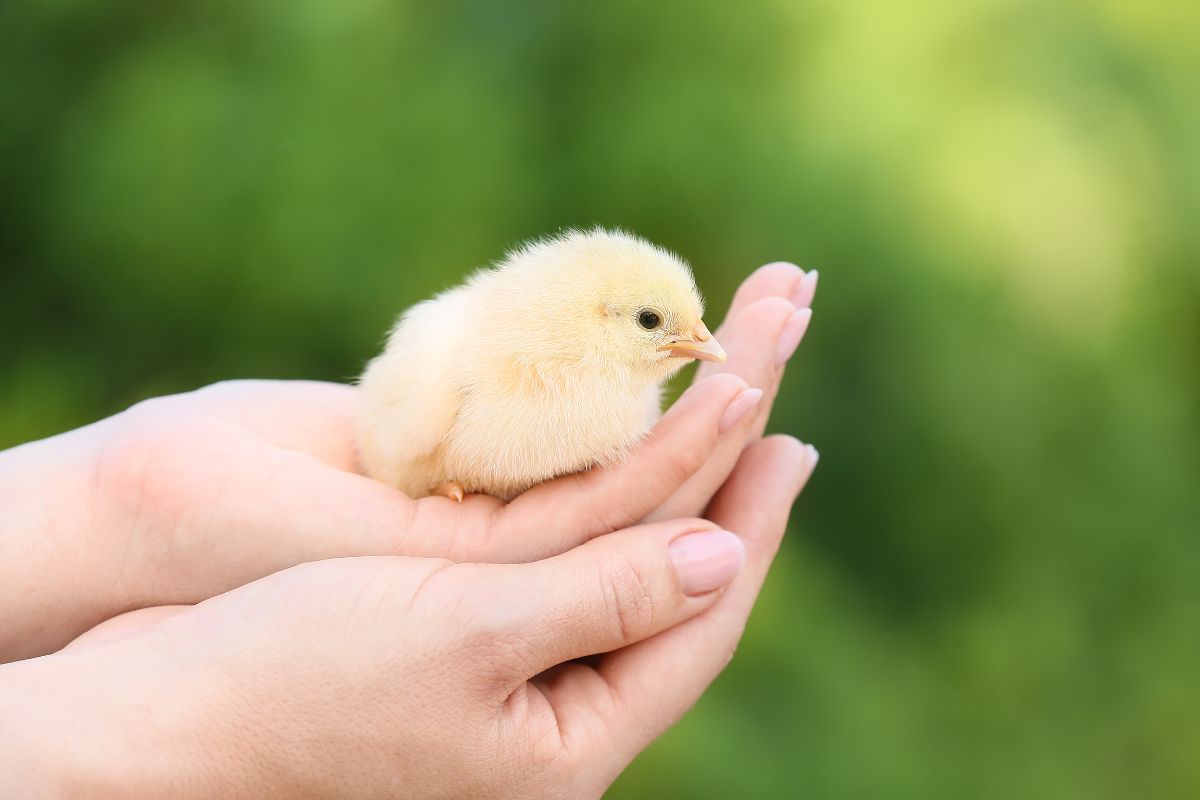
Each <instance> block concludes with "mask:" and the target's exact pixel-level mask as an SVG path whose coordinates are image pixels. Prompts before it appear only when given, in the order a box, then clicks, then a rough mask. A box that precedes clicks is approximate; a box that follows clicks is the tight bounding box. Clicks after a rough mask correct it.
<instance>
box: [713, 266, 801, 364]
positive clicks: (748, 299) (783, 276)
mask: <svg viewBox="0 0 1200 800" xmlns="http://www.w3.org/2000/svg"><path fill="white" fill-rule="evenodd" d="M805 277H806V273H805V272H804V270H802V269H800V268H799V267H797V266H796V265H795V264H789V263H788V262H786V261H776V262H773V263H771V264H767V265H765V266H762V267H759V268H758V269H756V270H755V271H754V272H752V273H751V274H750V276H749V277H748V278H746V280H744V281H742V285H741V286H739V287H738V290H737V292H736V293H734V295H733V301H732V302H730V304H729V311H728V312H727V313H726V314H725V320H724V321H723V322H722V323H721V326H720V327H719V328H717V338H718V339H720V341H721V343H722V344H724V343H725V340H724V339H721V338H720V337H721V334H722V333H723V332H725V330H726V328H725V326H726V325H728V324H729V323H730V322H731V321H732V320H733V319H735V318H736V317H737V316H738V314H740V313H741V312H742V311H744V310H745V309H747V308H749V307H750V306H751V305H753V304H754V303H756V302H758V301H759V300H761V299H763V298H764V297H782V298H785V299H788V300H791V299H792V298H793V297H795V298H796V299H803V294H802V293H800V284H801V282H802V281H803V280H804V279H805ZM809 280H810V282H811V283H812V284H813V288H814V289H815V288H816V283H815V279H809ZM809 302H811V300H810V301H809ZM803 307H804V306H801V305H796V308H803ZM706 366H707V365H701V367H702V369H701V371H704V369H703V368H704V367H706Z"/></svg>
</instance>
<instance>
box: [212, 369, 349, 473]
mask: <svg viewBox="0 0 1200 800" xmlns="http://www.w3.org/2000/svg"><path fill="white" fill-rule="evenodd" d="M189 402H191V403H194V404H195V408H196V409H197V410H200V411H203V412H204V413H207V414H210V415H212V416H214V417H217V418H218V419H223V420H226V421H228V422H231V423H233V424H235V425H237V426H238V427H240V428H242V429H244V430H246V431H249V432H251V433H253V434H254V435H256V436H259V437H261V438H262V439H264V440H266V441H267V442H270V443H271V444H273V445H276V446H277V447H282V448H284V449H287V450H298V451H300V452H304V453H308V454H310V455H312V456H315V457H316V458H318V459H320V460H321V461H324V462H325V463H327V464H329V465H330V466H334V467H337V468H338V469H343V470H348V471H352V472H357V471H358V470H359V467H358V457H357V451H356V447H355V440H354V418H355V414H356V413H357V407H358V390H357V389H356V388H355V387H353V386H348V385H345V384H340V383H324V382H321V381H271V380H234V381H221V382H220V383H214V384H212V385H211V386H206V387H204V388H203V389H198V390H197V391H195V392H192V393H191V394H190V395H189Z"/></svg>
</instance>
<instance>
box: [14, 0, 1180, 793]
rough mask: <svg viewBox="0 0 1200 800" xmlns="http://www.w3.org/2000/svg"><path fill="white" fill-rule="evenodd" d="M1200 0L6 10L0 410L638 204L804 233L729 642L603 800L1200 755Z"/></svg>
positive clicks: (438, 272)
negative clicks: (801, 319) (748, 595)
mask: <svg viewBox="0 0 1200 800" xmlns="http://www.w3.org/2000/svg"><path fill="white" fill-rule="evenodd" d="M1198 26H1200V10H1198V9H1197V7H1196V5H1195V4H1194V2H1192V1H1191V0H1165V1H1164V2H1155V3H1144V4H1143V3H1134V2H1130V1H1129V0H1108V1H1107V2H1103V1H1100V2H1091V3H1086V2H1081V3H1072V2H1065V1H1063V0H1057V1H1054V2H1048V1H1047V0H1039V1H1037V2H1035V1H1034V0H974V1H971V2H964V0H926V2H923V3H920V4H900V3H882V2H868V1H867V0H840V1H839V0H818V1H816V2H785V1H784V0H770V1H769V2H759V3H741V4H728V3H723V2H716V1H715V0H693V1H692V2H682V1H681V0H672V1H671V2H657V3H653V4H648V3H639V2H629V1H628V0H626V1H625V2H614V3H594V4H565V3H553V2H545V3H498V2H463V1H462V0H455V1H453V2H444V3H440V4H420V3H405V2H390V3H389V2H380V1H379V0H346V1H344V2H336V3H335V2H320V1H318V0H293V2H281V1H277V2H259V3H240V2H232V0H209V1H208V2H203V3H201V2H195V1H194V0H180V2H172V3H159V2H149V1H148V0H117V2H112V3H96V2H80V1H79V0H47V1H46V2H43V3H40V4H37V5H34V4H30V3H24V2H16V3H6V4H4V5H3V6H0V108H2V109H3V120H2V126H0V237H2V238H0V242H2V245H3V251H2V259H3V260H2V262H0V267H2V269H0V335H2V336H3V348H2V350H0V447H4V446H9V445H12V444H15V443H18V442H21V441H24V440H27V439H32V438H36V437H41V436H46V435H48V434H51V433H54V432H56V431H60V430H63V429H66V428H70V427H73V426H77V425H81V424H83V423H86V422H88V421H90V420H93V419H95V418H97V417H100V416H103V415H107V414H110V413H113V412H115V411H117V410H119V409H121V408H123V407H125V406H126V405H128V404H130V403H132V402H134V401H136V400H138V399H140V398H143V397H146V396H150V395H155V394H160V393H166V392H175V391H180V390H186V389H189V388H192V387H196V386H199V385H202V384H205V383H207V382H211V381H216V380H220V379H223V378H230V377H237V376H263V377H312V378H324V379H331V380H341V379H347V378H350V377H351V376H353V375H355V374H356V373H357V372H358V371H359V369H360V367H361V366H362V364H363V363H364V361H365V360H366V359H367V358H368V357H369V356H370V355H371V354H372V353H373V352H374V351H375V349H376V348H377V347H378V345H379V344H380V342H381V337H382V335H383V331H384V330H385V328H386V327H387V326H388V324H389V322H390V320H391V319H392V317H393V315H394V314H395V313H396V312H398V311H399V310H400V309H401V308H403V307H405V306H406V305H408V304H410V303H412V302H414V301H415V300H417V299H420V298H423V297H425V296H427V295H429V294H431V293H432V292H434V291H437V290H439V289H442V288H445V287H446V286H448V285H451V284H452V283H454V282H456V281H457V280H458V279H459V278H460V276H462V275H463V274H464V273H465V272H467V271H468V270H469V269H471V268H472V267H474V266H477V265H480V264H483V263H485V262H487V261H489V260H491V259H494V258H496V257H498V256H499V255H500V254H501V253H502V252H503V250H504V248H506V247H507V246H509V245H511V244H513V243H516V242H518V241H520V240H522V239H524V238H526V237H530V236H534V235H538V234H542V233H545V232H549V231H553V230H555V229H558V228H560V227H563V226H567V225H591V224H595V223H603V224H606V225H619V226H624V227H627V228H629V229H631V230H634V231H636V232H639V233H641V234H643V235H645V236H647V237H648V238H650V239H653V240H655V241H657V242H661V243H663V244H664V245H667V246H669V247H671V248H673V249H675V250H676V251H678V252H679V253H681V254H682V255H683V256H684V257H686V258H688V259H689V260H691V261H692V263H693V264H694V265H695V267H696V270H697V273H698V276H699V278H700V282H701V285H702V286H703V287H704V289H705V291H706V293H707V294H708V296H709V298H710V305H711V306H712V307H713V308H714V309H720V308H723V307H724V305H725V303H726V302H727V301H728V299H729V297H730V295H731V294H732V291H733V289H734V287H735V286H736V285H737V283H738V281H739V280H740V279H741V278H742V277H743V276H744V275H745V274H747V273H748V272H749V271H750V270H751V269H752V268H754V267H755V266H757V265H759V264H761V263H764V262H766V261H771V260H776V259H787V260H792V261H795V262H797V263H799V264H800V265H802V266H804V267H806V268H814V267H817V268H819V269H820V270H821V273H822V279H821V289H820V292H819V294H818V299H817V303H816V316H815V320H814V324H813V326H812V330H811V332H810V334H809V337H808V339H807V340H806V342H805V343H804V344H803V345H802V348H801V351H800V354H799V356H798V358H797V360H796V364H795V368H794V369H793V370H791V372H790V373H789V375H788V378H787V385H786V387H785V390H784V392H783V395H782V397H781V400H780V402H779V405H778V408H777V414H776V417H775V420H774V423H773V427H774V428H775V429H777V430H783V431H788V432H791V433H794V434H796V435H798V436H800V437H801V438H803V439H805V440H806V441H812V442H814V443H815V444H816V445H817V446H818V447H819V448H820V449H821V452H822V461H821V466H820V469H819V470H818V471H817V474H816V476H815V478H814V480H813V482H812V483H811V485H810V487H809V489H808V491H807V492H806V494H805V496H804V497H803V498H802V500H801V502H800V503H799V505H798V507H797V510H796V514H795V516H794V526H793V530H792V531H791V533H790V536H789V539H788V540H787V542H786V544H785V547H784V551H783V553H782V555H781V557H780V560H779V562H778V563H777V567H776V569H775V571H774V572H773V573H772V577H771V580H770V582H769V586H768V588H767V590H766V592H765V594H764V596H763V598H762V600H761V602H760V605H759V608H758V609H757V611H756V613H755V616H754V618H753V619H752V621H751V624H750V627H749V630H748V632H747V636H746V639H745V641H744V643H743V645H742V648H741V650H740V652H739V657H738V658H737V659H736V661H735V662H734V663H733V664H732V665H731V667H730V668H729V669H728V670H727V672H726V673H725V675H723V676H722V678H721V679H720V680H719V681H718V683H717V684H716V686H715V687H714V689H713V690H712V692H711V693H710V694H709V695H708V696H707V697H706V698H705V699H704V700H703V701H702V702H701V703H700V705H699V706H698V707H697V709H696V710H695V711H693V712H692V713H691V714H690V715H689V716H688V717H687V718H686V719H685V720H684V721H683V722H682V723H681V724H680V725H679V726H678V727H677V728H675V729H674V730H672V731H671V732H670V733H668V734H667V735H666V736H665V737H664V738H663V739H662V740H661V741H660V742H659V743H658V744H656V745H655V746H654V747H653V748H652V749H651V750H650V751H648V752H647V753H646V754H645V755H644V756H643V757H642V758H641V759H640V760H639V761H637V762H636V763H635V764H634V766H633V767H632V768H631V769H630V770H629V772H628V773H627V774H626V775H625V776H624V777H623V778H622V779H621V780H620V781H619V782H618V783H617V785H616V786H615V787H614V789H613V791H612V796H613V797H617V798H640V797H646V798H650V797H655V798H657V797H668V796H674V797H689V798H710V797H711V798H720V797H729V796H741V797H820V798H826V797H828V798H874V797H886V798H909V797H911V798H923V799H925V798H964V797H969V798H1013V797H1020V798H1130V797H1153V798H1176V797H1178V798H1184V797H1197V796H1200V721H1198V720H1200V544H1198V541H1197V540H1198V536H1200V507H1198V506H1200V501H1198V497H1200V447H1198V443H1200V430H1198V428H1200V414H1198V413H1197V412H1198V410H1200V269H1198V268H1197V267H1198V262H1200V225H1198V224H1197V220H1198V219H1200V102H1198V97H1200V96H1198V94H1197V91H1198V88H1197V87H1198V86H1200V48H1198V47H1197V46H1196V42H1197V30H1198Z"/></svg>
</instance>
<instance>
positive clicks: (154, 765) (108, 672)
mask: <svg viewBox="0 0 1200 800" xmlns="http://www.w3.org/2000/svg"><path fill="white" fill-rule="evenodd" d="M143 638H144V637H133V638H130V639H127V640H124V641H121V642H115V643H112V644H109V645H102V646H96V647H91V648H89V647H83V648H79V649H78V650H75V649H72V650H71V651H69V652H67V653H63V654H57V655H53V656H45V657H42V658H38V659H32V660H28V661H22V662H19V663H16V664H9V665H6V666H3V667H0V709H3V713H2V714H0V796H4V797H97V798H109V797H111V798H125V797H160V796H170V797H177V798H188V797H192V796H195V797H214V796H218V795H220V794H221V793H220V792H219V791H217V787H216V786H215V783H216V781H215V780H214V777H215V775H216V774H217V770H215V769H214V766H216V767H219V768H220V771H221V777H222V781H221V782H222V783H224V781H225V780H227V779H228V778H229V777H230V775H229V773H232V769H230V767H232V766H233V762H232V761H230V762H229V763H222V762H221V759H220V758H219V756H218V755H217V754H216V753H214V752H213V748H210V747H208V746H207V745H208V742H207V741H206V739H205V734H206V731H208V730H210V725H209V721H210V715H211V713H212V712H211V709H209V708H206V707H205V705H204V699H205V697H206V695H207V694H208V693H206V692H203V691H197V690H196V687H192V686H183V685H180V684H181V683H182V681H175V680H171V673H168V674H166V675H164V674H163V673H162V671H161V669H160V668H159V662H161V659H160V658H158V657H156V654H155V649H154V648H150V647H144V646H140V644H141V643H140V642H139V641H138V640H139V639H143ZM174 672H175V673H177V674H179V675H181V676H185V675H186V668H185V666H184V665H182V664H176V665H175V669H174ZM184 680H186V678H184Z"/></svg>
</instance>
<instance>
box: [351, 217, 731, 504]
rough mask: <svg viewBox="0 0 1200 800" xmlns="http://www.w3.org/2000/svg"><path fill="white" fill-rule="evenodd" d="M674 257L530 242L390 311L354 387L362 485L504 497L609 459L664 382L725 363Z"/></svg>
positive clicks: (630, 440) (609, 246) (605, 240)
mask: <svg viewBox="0 0 1200 800" xmlns="http://www.w3.org/2000/svg"><path fill="white" fill-rule="evenodd" d="M703 310H704V309H703V301H702V300H701V297H700V293H699V292H698V290H697V289H696V283H695V279H694V278H693V277H692V272H691V269H690V268H689V267H688V265H687V264H686V263H684V262H683V261H682V260H681V259H679V258H678V257H677V256H675V255H672V254H671V253H669V252H667V251H666V250H663V249H662V248H660V247H658V246H656V245H653V244H651V243H649V242H647V241H645V240H643V239H640V238H638V237H636V236H633V235H631V234H628V233H624V232H622V231H610V230H604V229H595V230H590V231H584V232H580V231H567V232H565V233H563V234H561V235H558V236H554V237H551V238H546V239H541V240H537V241H533V242H529V243H527V244H525V245H522V246H521V247H519V248H517V249H515V250H513V251H511V252H509V253H508V255H507V256H506V257H505V258H504V259H503V260H502V261H500V262H499V263H498V264H496V265H494V266H493V267H491V268H487V269H483V270H480V271H479V272H477V273H475V274H474V275H472V276H471V277H470V278H469V279H468V280H467V281H466V282H465V283H464V284H462V285H461V286H458V287H456V288H454V289H451V290H449V291H447V292H444V293H442V294H440V295H438V296H437V297H435V298H433V299H432V300H427V301H425V302H423V303H419V304H417V305H415V306H413V307H412V308H410V309H409V310H408V311H406V312H405V313H404V314H402V315H401V316H400V318H399V320H398V321H397V322H396V324H395V326H394V327H393V328H392V331H391V334H390V336H389V337H388V341H387V345H386V347H385V349H384V351H383V353H382V354H380V355H379V356H377V357H376V358H375V359H374V360H372V361H371V363H370V364H369V365H368V366H367V369H366V371H365V372H364V373H363V376H362V378H361V381H360V387H361V395H362V406H361V411H360V416H359V425H358V441H359V451H360V456H361V459H362V463H363V466H364V467H365V469H366V471H367V473H368V474H369V475H371V476H372V477H373V478H375V479H377V480H380V481H382V482H384V483H387V484H390V485H392V486H395V487H398V488H399V489H401V490H402V491H404V492H405V493H406V494H408V495H410V496H412V497H422V496H425V495H429V494H444V495H446V496H449V497H454V498H456V499H462V495H463V493H464V492H483V493H486V494H491V495H495V496H496V497H499V498H502V499H505V500H509V499H511V498H513V497H515V496H516V495H518V494H520V493H521V492H523V491H525V490H526V489H528V488H529V487H530V486H533V485H534V484H536V483H540V482H541V481H545V480H547V479H549V478H553V477H556V476H558V475H564V474H567V473H572V472H578V471H580V470H584V469H588V468H589V467H592V466H594V465H597V464H609V463H612V462H614V461H616V460H619V459H620V458H621V457H622V456H623V455H624V454H625V453H626V452H627V451H628V450H629V448H630V447H631V446H632V445H633V444H634V443H636V442H637V441H638V439H640V438H641V437H642V436H644V435H645V433H646V432H647V431H648V430H649V429H650V427H651V426H652V425H653V424H654V422H655V421H656V420H657V419H658V417H659V415H660V413H661V408H660V402H661V401H660V387H661V384H662V383H663V381H665V380H666V379H667V378H668V377H670V376H671V375H672V374H673V373H675V372H676V371H677V370H679V369H680V367H682V366H683V365H684V364H685V363H686V362H687V360H688V359H690V358H703V359H706V360H714V361H721V360H724V357H725V354H724V352H723V351H722V350H721V348H720V346H719V345H718V344H717V342H716V340H715V339H713V338H712V336H711V334H709V332H708V329H707V328H706V327H705V326H704V323H703V322H702V321H701V315H702V313H703Z"/></svg>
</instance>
